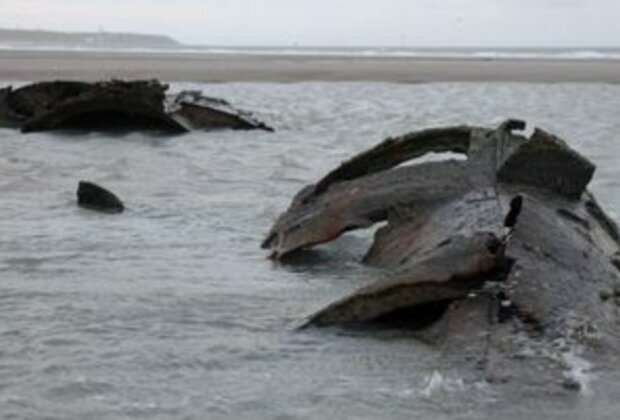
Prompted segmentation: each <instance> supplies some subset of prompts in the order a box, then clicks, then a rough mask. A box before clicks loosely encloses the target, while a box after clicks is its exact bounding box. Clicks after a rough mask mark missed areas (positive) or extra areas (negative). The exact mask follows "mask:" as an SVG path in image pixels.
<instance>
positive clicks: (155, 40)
mask: <svg viewBox="0 0 620 420" xmlns="http://www.w3.org/2000/svg"><path fill="white" fill-rule="evenodd" d="M0 51H38V52H45V51H48V52H70V51H73V52H108V53H114V52H135V53H140V54H148V53H163V52H168V53H181V54H210V55H219V56H238V55H242V56H271V57H273V56H287V57H339V58H394V59H398V58H408V59H453V60H562V61H563V60H576V61H584V60H585V61H587V60H611V61H620V46H618V47H598V46H575V47H493V46H478V47H410V46H354V47H351V46H333V47H324V46H299V45H292V46H218V45H198V44H186V43H182V42H180V41H178V40H176V39H174V38H172V37H170V36H167V35H160V34H140V33H120V32H55V31H44V30H21V29H0Z"/></svg>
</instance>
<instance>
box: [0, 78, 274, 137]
mask: <svg viewBox="0 0 620 420" xmlns="http://www.w3.org/2000/svg"><path fill="white" fill-rule="evenodd" d="M168 88H169V87H168V85H166V84H163V83H160V82H159V81H158V80H134V81H121V80H112V81H106V82H96V83H86V82H76V81H52V82H39V83H33V84H29V85H25V86H23V87H19V88H17V89H14V88H13V87H12V86H8V87H5V88H2V89H0V127H11V128H17V129H20V130H21V131H22V132H24V133H27V132H34V131H49V130H60V129H72V130H73V129H77V130H97V131H109V130H158V131H162V132H168V133H184V132H188V131H193V130H217V129H233V130H253V129H258V130H266V131H273V129H272V128H271V127H269V126H268V125H266V124H265V123H263V122H261V121H259V120H257V119H256V118H255V117H254V116H253V115H252V114H251V113H249V112H245V111H242V110H239V109H237V108H235V107H233V106H232V105H231V104H230V103H228V102H227V101H225V100H223V99H218V98H211V97H208V96H204V95H203V94H202V93H201V92H200V91H181V92H178V93H167V91H168Z"/></svg>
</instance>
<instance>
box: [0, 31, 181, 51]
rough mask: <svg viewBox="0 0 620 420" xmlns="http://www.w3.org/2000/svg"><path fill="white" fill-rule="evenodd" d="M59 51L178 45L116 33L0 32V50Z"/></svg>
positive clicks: (163, 39) (153, 37)
mask: <svg viewBox="0 0 620 420" xmlns="http://www.w3.org/2000/svg"><path fill="white" fill-rule="evenodd" d="M2 45H4V46H10V47H59V48H113V49H123V48H157V49H159V48H161V49H164V48H179V47H180V46H181V45H182V44H181V43H179V42H178V41H177V40H175V39H174V38H171V37H169V36H166V35H151V34H135V33H117V32H55V31H39V30H22V29H0V46H2Z"/></svg>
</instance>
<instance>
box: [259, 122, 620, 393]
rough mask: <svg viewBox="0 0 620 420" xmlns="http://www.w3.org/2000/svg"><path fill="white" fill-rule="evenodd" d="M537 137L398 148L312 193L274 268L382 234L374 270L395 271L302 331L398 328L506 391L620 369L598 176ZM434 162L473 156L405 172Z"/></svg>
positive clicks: (301, 203) (289, 218) (470, 130)
mask: <svg viewBox="0 0 620 420" xmlns="http://www.w3.org/2000/svg"><path fill="white" fill-rule="evenodd" d="M525 128H526V127H525V123H524V122H523V121H519V120H508V121H505V122H504V123H502V124H501V125H500V126H499V127H498V128H496V129H488V128H484V127H472V126H456V127H447V128H434V129H427V130H423V131H418V132H413V133H410V134H406V135H404V136H401V137H396V138H389V139H387V140H385V141H384V142H382V143H380V144H378V145H377V146H375V147H373V148H371V149H369V150H367V151H365V152H363V153H361V154H359V155H357V156H355V157H353V158H351V159H350V160H348V161H346V162H344V163H342V164H341V165H340V166H339V167H338V168H336V169H335V170H333V171H331V172H330V173H328V174H327V175H326V176H325V177H323V178H322V179H320V180H319V181H318V182H316V183H315V184H312V185H308V186H307V187H305V188H303V189H302V190H301V191H300V192H299V193H298V194H297V195H296V196H295V197H294V199H293V201H292V203H291V205H290V207H289V208H288V210H286V212H284V213H283V214H282V215H281V216H280V217H279V219H278V220H277V221H276V222H275V224H274V226H273V227H272V228H271V230H270V232H269V233H268V235H267V237H266V239H265V241H264V243H263V247H264V248H266V249H268V250H270V251H271V255H272V257H273V258H275V259H286V258H287V257H288V256H289V255H293V254H295V253H297V252H299V251H300V250H302V249H306V248H311V247H314V246H317V245H319V244H323V243H326V242H329V241H332V240H335V239H336V238H338V237H339V236H340V235H342V234H343V233H345V232H347V231H351V230H353V229H362V228H368V227H370V226H372V225H374V224H377V223H384V225H383V226H381V227H380V228H379V229H378V230H377V231H376V233H375V235H374V240H373V242H372V245H371V246H370V249H369V250H368V251H367V253H366V255H365V256H363V261H364V262H365V263H366V264H369V265H372V266H375V267H380V268H383V269H385V270H381V273H382V274H380V278H378V279H377V280H376V282H374V283H372V284H369V285H367V286H365V287H362V288H361V289H359V290H355V291H352V293H351V294H350V295H348V296H344V297H342V298H341V299H339V300H337V301H335V302H332V303H329V304H328V305H327V306H326V307H324V308H323V309H320V310H318V311H317V312H316V313H315V314H313V315H310V316H309V318H308V319H307V322H306V323H305V324H304V327H308V326H314V327H325V326H360V325H361V326H364V325H371V324H372V325H385V324H388V325H394V323H396V325H397V326H398V327H399V328H407V329H410V330H412V331H414V334H416V336H417V337H419V338H420V339H422V340H424V341H425V342H428V343H430V344H432V345H435V346H437V348H438V349H440V352H439V353H441V354H443V355H445V356H446V357H452V358H457V359H459V360H461V361H463V362H465V364H464V365H468V366H471V367H475V369H473V370H472V371H473V372H475V373H476V374H475V375H474V376H478V377H480V376H481V377H482V378H483V379H484V380H486V381H488V382H495V383H509V382H510V381H511V379H519V381H516V382H520V383H521V384H523V383H530V384H532V383H538V384H540V383H548V382H549V381H556V382H557V381H559V382H560V383H561V384H562V385H563V388H560V389H580V388H581V387H582V386H583V385H584V384H583V383H582V382H583V381H581V380H580V375H577V374H575V369H574V366H573V367H571V364H570V363H569V362H568V361H567V360H568V359H569V356H568V355H569V354H570V355H571V357H573V356H575V355H576V354H578V355H580V356H579V357H586V358H587V355H589V354H592V353H595V354H597V355H599V356H600V355H602V354H605V355H607V356H609V357H611V358H612V359H613V358H616V356H612V355H616V354H617V350H618V348H619V347H620V346H619V345H618V344H619V343H620V340H619V337H618V333H619V332H620V328H619V326H620V272H619V269H618V267H620V257H619V255H620V254H619V249H620V234H619V232H618V228H617V226H616V224H615V223H614V221H613V220H612V219H611V218H610V217H608V216H607V215H606V214H605V212H604V211H603V210H602V208H601V207H600V205H599V204H598V202H597V201H596V199H595V197H594V196H593V195H592V193H590V192H589V191H588V190H587V189H586V188H587V185H588V183H589V182H590V180H591V179H592V176H593V174H594V171H595V166H594V165H593V164H592V163H591V162H590V161H589V160H588V159H586V158H585V157H583V156H582V155H580V154H579V153H577V152H576V151H575V150H573V149H571V148H570V147H569V146H568V145H567V143H566V142H565V141H563V140H562V139H560V138H558V137H557V136H555V135H553V134H551V133H548V132H546V131H544V130H542V129H539V128H536V129H535V130H534V131H533V134H531V135H530V136H529V137H527V136H525V135H523V134H522V132H523V130H524V129H525ZM431 152H436V153H442V152H451V153H456V154H460V155H464V156H465V159H464V160H463V159H454V158H450V159H446V160H440V161H428V160H427V161H420V160H418V161H417V162H416V161H414V162H409V164H405V163H408V161H411V160H414V159H416V158H421V157H423V156H424V155H425V154H427V153H431ZM609 357H608V358H607V359H605V360H607V361H609V360H610V359H609ZM597 360H602V359H600V358H599V359H597ZM464 365H463V364H460V365H459V366H464Z"/></svg>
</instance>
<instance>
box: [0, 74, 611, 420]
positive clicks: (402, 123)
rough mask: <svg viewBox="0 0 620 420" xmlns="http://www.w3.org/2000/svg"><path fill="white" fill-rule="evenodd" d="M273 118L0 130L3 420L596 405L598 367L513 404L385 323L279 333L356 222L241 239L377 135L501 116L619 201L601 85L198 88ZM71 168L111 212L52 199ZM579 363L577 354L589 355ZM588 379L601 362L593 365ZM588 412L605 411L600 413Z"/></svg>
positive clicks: (349, 245) (349, 279)
mask: <svg viewBox="0 0 620 420" xmlns="http://www.w3.org/2000/svg"><path fill="white" fill-rule="evenodd" d="M175 87H176V88H181V87H183V88H201V89H205V90H206V93H207V94H210V95H215V96H222V97H226V98H227V99H229V100H231V101H232V102H233V103H234V104H236V105H238V106H241V107H243V108H247V109H251V110H256V111H258V114H259V116H260V117H261V118H262V119H264V120H266V121H268V122H270V123H271V124H272V125H273V126H275V127H276V128H277V129H278V131H277V132H276V133H274V134H270V133H263V132H217V133H191V134H186V135H182V136H179V137H173V138H165V137H161V136H151V135H145V134H116V135H114V136H107V135H104V134H99V133H94V134H83V135H82V134H76V133H71V134H66V133H53V134H30V135H26V136H22V135H20V134H18V133H16V132H13V131H10V130H0V197H1V198H0V308H2V309H1V310H0V317H1V318H0V321H1V322H0V336H1V338H2V339H1V344H0V407H2V410H1V412H2V414H3V415H4V416H6V418H16V419H19V418H23V419H33V418H41V417H43V416H46V418H53V419H66V418H91V419H96V418H102V419H103V418H109V419H117V418H135V417H143V418H197V419H202V418H231V419H233V418H234V419H237V418H282V419H284V418H317V419H318V418H368V419H374V418H386V419H387V418H390V419H401V418H403V419H405V418H407V419H409V418H434V419H442V418H445V419H447V418H468V419H474V418H486V417H487V416H489V417H491V416H492V417H494V418H498V417H497V416H501V417H502V418H522V417H523V416H525V415H528V416H531V413H532V412H535V413H544V415H545V416H546V417H547V418H560V417H562V418H564V417H565V414H566V409H567V408H570V410H571V411H570V412H571V416H572V417H571V418H594V417H596V418H616V417H614V413H617V412H618V411H619V410H620V407H619V406H618V402H616V401H615V398H614V397H613V396H614V395H615V393H616V391H617V385H615V384H614V381H613V378H611V376H617V374H616V373H613V372H610V373H606V374H605V375H604V374H603V373H604V372H602V369H599V371H598V372H597V379H596V380H595V381H594V382H593V383H592V384H591V388H592V391H593V392H592V394H591V395H589V396H584V395H580V396H579V397H578V398H577V399H576V400H574V401H571V402H570V403H568V405H567V402H566V401H565V400H555V399H550V398H545V397H544V396H541V397H540V398H539V399H534V400H531V401H522V400H519V399H517V398H511V396H509V395H500V394H498V393H497V392H496V390H494V389H493V387H492V386H491V385H488V384H484V383H477V384H476V383H474V384H471V383H467V382H466V381H464V380H463V379H462V378H461V376H460V375H459V371H458V367H457V368H456V369H454V368H451V369H444V368H445V367H442V366H437V363H436V359H435V358H434V353H433V350H432V348H429V347H427V346H425V345H424V344H422V343H419V342H417V341H415V340H413V339H412V337H411V336H409V335H408V334H407V333H402V334H401V333H399V332H393V331H392V332H389V331H387V332H386V331H383V332H381V331H376V332H361V331H342V330H337V329H336V330H331V329H328V330H325V331H304V332H295V331H294V328H295V327H296V326H298V325H300V323H302V322H303V320H304V317H305V316H307V315H309V314H311V313H312V312H313V311H314V310H316V309H318V308H320V307H321V306H322V305H324V304H325V303H327V302H329V301H331V300H333V299H335V298H337V297H340V296H342V295H343V294H345V293H347V292H348V291H350V290H352V289H353V288H356V287H358V286H359V285H362V284H364V283H366V282H367V281H369V280H370V279H371V278H373V276H375V275H376V272H373V270H371V269H368V268H366V267H363V266H362V265H360V264H359V262H358V261H359V258H360V257H361V255H362V253H363V251H364V250H365V248H366V246H367V244H368V242H369V240H370V237H371V235H372V232H371V231H368V232H361V233H355V234H353V235H349V236H347V237H345V238H342V239H341V240H340V241H338V242H337V243H335V244H330V245H329V246H328V247H326V248H323V249H320V250H318V251H313V252H309V253H307V254H305V255H303V256H301V257H300V259H301V261H296V263H295V264H291V263H289V264H276V263H273V262H271V261H269V260H267V259H266V258H265V257H266V254H265V252H264V251H263V250H261V249H260V248H259V244H260V242H261V240H262V239H263V235H264V234H265V233H266V230H267V229H268V228H269V226H270V225H271V223H272V221H273V220H274V219H275V217H276V216H277V215H278V213H279V212H280V211H282V210H283V209H284V208H285V207H286V206H287V205H288V202H289V200H290V198H291V197H292V195H293V194H294V193H295V192H296V191H297V190H298V189H299V188H300V187H301V186H303V185H304V184H305V183H307V182H310V181H313V180H316V179H317V178H318V177H319V176H321V175H322V174H323V173H325V172H326V171H327V170H328V169H330V168H331V167H333V166H335V165H336V164H338V163H339V162H340V161H342V160H343V159H345V158H347V157H349V156H350V155H351V154H353V153H355V152H357V151H359V150H362V149H364V148H366V147H368V146H370V145H372V144H374V143H376V142H378V141H380V140H382V139H383V138H384V137H386V136H388V135H397V134H401V133H404V132H406V131H411V130H416V129H420V128H424V127H429V126H434V125H445V124H461V123H471V124H483V125H489V124H494V123H496V122H499V121H500V120H501V119H503V118H505V117H520V118H524V119H527V120H528V121H530V122H531V123H532V124H536V125H540V126H542V127H544V128H547V129H549V130H551V131H554V132H556V133H558V134H559V135H561V136H564V137H565V138H566V139H567V140H568V141H569V142H570V143H571V144H572V145H573V146H574V147H576V148H577V149H578V150H579V151H581V152H583V153H584V154H585V155H587V156H588V157H590V158H591V159H592V160H593V161H594V162H595V163H596V164H597V165H598V171H597V175H596V179H595V180H594V182H593V184H592V189H593V190H594V191H595V193H596V194H598V196H599V198H600V201H601V202H602V203H603V205H604V206H605V207H606V209H608V210H610V213H612V215H614V216H615V215H617V214H618V211H619V210H620V194H618V191H620V184H618V179H620V177H619V176H618V175H619V173H618V172H619V171H620V168H619V167H618V165H617V159H618V157H619V156H620V138H619V137H620V119H618V118H617V115H618V114H619V113H620V87H618V86H610V85H564V84H557V85H527V84H428V85H396V84H329V83H306V84H291V85H277V84H220V85H182V86H181V85H177V86H175ZM80 179H86V180H91V181H95V182H98V183H101V184H102V185H104V186H106V187H109V188H110V189H111V190H112V191H114V192H115V193H117V194H118V195H119V196H120V197H121V198H123V199H124V200H125V202H126V204H127V207H128V210H127V212H126V213H125V214H123V215H120V216H116V217H115V216H109V215H100V214H96V213H91V212H88V211H86V210H82V209H79V208H77V207H76V206H75V205H74V199H75V189H76V187H77V182H78V180H80ZM592 369H593V370H596V366H594V367H592ZM608 376H610V377H608ZM606 416H607V417H606Z"/></svg>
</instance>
